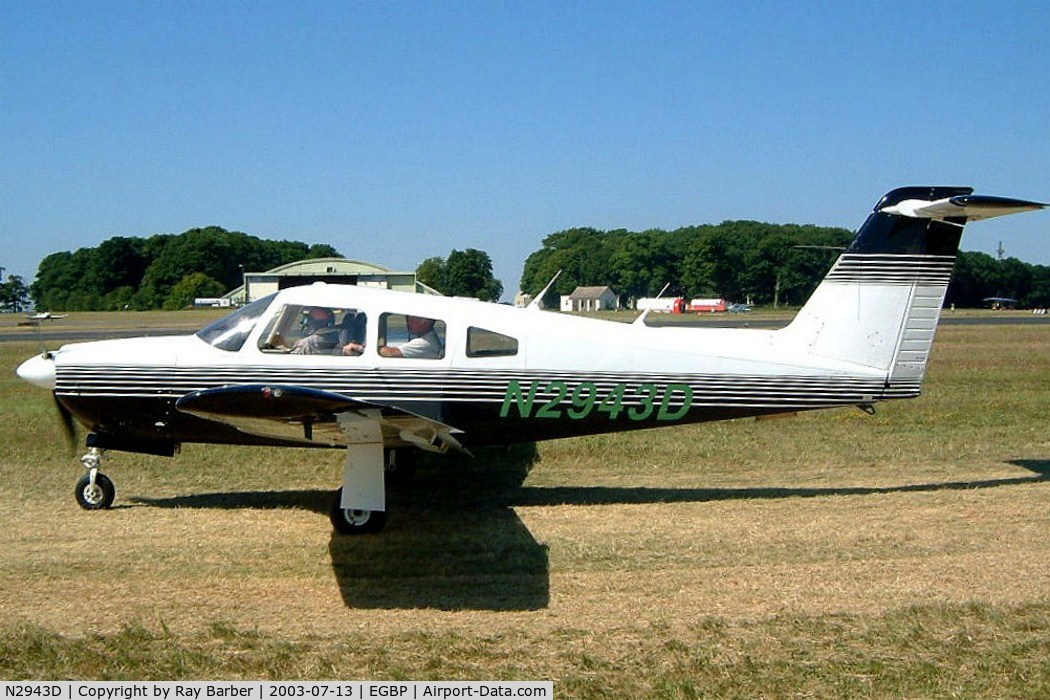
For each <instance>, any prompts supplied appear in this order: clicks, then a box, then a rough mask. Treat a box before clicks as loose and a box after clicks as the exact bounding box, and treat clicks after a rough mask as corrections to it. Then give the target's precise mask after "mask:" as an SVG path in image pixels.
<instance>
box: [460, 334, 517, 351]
mask: <svg viewBox="0 0 1050 700" xmlns="http://www.w3.org/2000/svg"><path fill="white" fill-rule="evenodd" d="M517 354H518V339H517V338H512V337H510V336H509V335H503V334H502V333H497V332H495V331H490V330H486V329H484V328H475V327H474V326H471V327H470V328H468V329H467V357H508V356H510V355H517Z"/></svg>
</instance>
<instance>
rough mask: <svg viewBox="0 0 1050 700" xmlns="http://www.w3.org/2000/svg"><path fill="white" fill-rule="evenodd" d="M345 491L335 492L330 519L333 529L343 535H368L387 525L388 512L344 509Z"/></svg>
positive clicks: (329, 514) (330, 509)
mask: <svg viewBox="0 0 1050 700" xmlns="http://www.w3.org/2000/svg"><path fill="white" fill-rule="evenodd" d="M342 500H343V489H342V488H340V489H339V490H338V491H336V492H335V498H333V499H332V505H331V507H330V508H329V509H328V517H329V519H330V520H331V521H332V527H334V528H335V530H336V532H338V533H340V534H343V535H366V534H369V533H373V532H379V531H380V530H382V529H383V526H384V525H386V512H385V511H381V510H355V509H353V508H343V507H342Z"/></svg>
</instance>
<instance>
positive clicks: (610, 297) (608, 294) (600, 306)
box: [561, 287, 620, 311]
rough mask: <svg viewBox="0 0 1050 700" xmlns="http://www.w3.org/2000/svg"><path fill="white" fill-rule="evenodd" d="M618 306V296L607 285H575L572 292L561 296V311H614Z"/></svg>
mask: <svg viewBox="0 0 1050 700" xmlns="http://www.w3.org/2000/svg"><path fill="white" fill-rule="evenodd" d="M619 308H620V297H618V296H616V294H615V293H614V292H613V290H611V289H609V288H608V287H577V288H576V289H575V290H573V293H572V294H569V295H568V296H562V298H561V310H562V311H615V310H616V309H619Z"/></svg>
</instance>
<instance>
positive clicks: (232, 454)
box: [0, 326, 1050, 697]
mask: <svg viewBox="0 0 1050 700" xmlns="http://www.w3.org/2000/svg"><path fill="white" fill-rule="evenodd" d="M1048 340H1050V328H1047V327H1043V326H1009V327H1005V328H1004V327H991V328H980V327H959V326H954V327H945V328H943V329H942V330H941V331H940V333H939V339H938V345H937V346H935V355H934V359H933V364H932V367H931V373H930V377H929V380H928V382H927V387H926V393H925V395H924V396H923V397H922V398H921V399H919V400H916V401H912V402H901V403H895V404H885V405H883V406H880V407H879V413H878V415H877V416H875V417H869V416H865V415H864V414H862V413H860V412H859V411H853V410H842V411H833V412H826V413H814V414H806V415H800V416H798V417H797V418H794V419H789V420H780V421H767V422H755V421H738V422H734V423H724V424H707V425H700V426H688V427H682V428H674V429H664V430H658V431H650V432H642V433H630V434H621V435H610V436H598V437H589V438H579V439H574V440H563V441H555V442H550V443H545V444H542V445H540V446H538V448H537V452H536V453H535V454H533V453H532V452H530V451H529V450H528V449H524V450H516V451H511V452H501V451H492V452H487V453H485V454H483V455H480V456H479V459H478V460H476V461H474V462H467V461H458V460H451V461H446V462H428V463H426V464H424V465H423V468H422V469H421V473H420V474H419V478H418V479H417V481H416V482H415V483H414V484H413V485H412V486H410V487H409V488H407V489H405V490H402V491H399V492H398V493H396V494H395V495H393V496H392V498H391V506H392V508H393V509H394V511H393V516H392V518H391V521H390V524H389V526H388V530H387V531H385V532H384V533H383V534H382V535H381V536H379V537H375V538H360V539H354V538H350V539H347V538H337V537H334V536H333V535H332V534H331V532H330V528H329V525H328V523H327V517H326V515H325V513H324V510H325V508H326V506H327V499H328V496H329V493H330V490H331V489H332V488H334V486H335V485H336V484H337V482H338V481H339V476H340V470H341V455H340V454H339V453H338V452H328V451H307V450H283V451H274V450H256V449H244V448H228V447H210V446H192V445H191V446H186V447H185V449H184V452H183V454H181V455H179V456H178V457H177V458H176V459H175V460H165V459H163V458H154V457H142V456H134V455H123V454H117V453H114V454H113V456H112V459H111V461H110V463H109V464H110V466H109V467H108V468H107V471H108V472H109V473H110V474H111V476H113V477H114V479H115V480H116V483H117V499H118V500H117V503H118V506H119V507H118V508H116V509H114V510H113V511H110V512H106V513H85V512H81V511H79V509H77V508H76V507H75V505H74V504H73V501H72V483H73V481H74V479H75V478H76V477H77V476H78V475H79V470H78V465H77V464H76V462H75V460H74V459H71V458H69V457H68V456H67V455H66V454H65V450H64V447H63V446H62V444H61V438H60V433H59V430H58V427H57V424H56V423H55V421H53V420H52V415H51V408H50V407H49V400H48V398H47V397H46V395H43V393H42V392H39V391H36V390H33V389H32V388H31V387H24V386H22V385H21V383H20V382H18V381H17V380H16V379H15V378H14V376H13V374H12V369H13V367H14V366H15V365H16V364H17V362H18V361H19V360H21V359H23V358H24V357H26V356H28V355H30V354H32V353H33V352H34V351H35V347H33V346H31V345H30V344H24V345H23V344H2V345H0V358H2V362H0V365H2V366H0V412H2V415H0V418H2V421H0V430H2V431H3V435H2V438H3V439H2V440H0V477H2V480H0V503H2V508H3V516H4V522H5V525H6V527H5V528H4V529H3V531H0V677H5V678H17V677H50V678H57V677H87V678H255V677H265V678H335V677H344V678H345V677H369V678H412V679H419V678H493V677H496V678H552V679H554V680H555V681H556V687H557V689H558V690H557V692H558V693H559V697H608V696H613V695H617V696H624V697H639V696H652V697H755V696H767V697H783V696H798V695H802V696H827V695H864V696H872V697H901V696H910V697H916V696H919V697H940V696H948V695H953V694H956V695H962V696H968V697H989V696H995V697H1042V696H1045V695H1046V693H1047V690H1048V685H1050V667H1048V663H1047V661H1046V659H1047V658H1048V655H1047V652H1048V651H1050V650H1048V649H1047V646H1048V641H1047V640H1048V639H1050V635H1048V634H1047V629H1048V627H1050V600H1048V596H1047V593H1046V591H1047V590H1050V540H1048V539H1047V538H1046V537H1045V532H1046V520H1047V515H1048V514H1050V483H1048V470H1050V437H1048V434H1047V431H1046V429H1045V416H1046V415H1048V413H1050V354H1048V353H1050V350H1048V348H1050V344H1048V343H1047V341H1048Z"/></svg>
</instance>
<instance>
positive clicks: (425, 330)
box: [379, 316, 444, 359]
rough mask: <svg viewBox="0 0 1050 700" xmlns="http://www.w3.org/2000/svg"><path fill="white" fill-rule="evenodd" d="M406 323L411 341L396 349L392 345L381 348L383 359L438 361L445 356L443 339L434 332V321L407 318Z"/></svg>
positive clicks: (412, 317) (413, 317)
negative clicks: (442, 345) (400, 358)
mask: <svg viewBox="0 0 1050 700" xmlns="http://www.w3.org/2000/svg"><path fill="white" fill-rule="evenodd" d="M405 323H406V325H407V326H408V334H409V336H410V337H411V340H409V341H408V342H407V343H404V344H402V345H399V346H398V347H396V348H395V347H393V346H390V345H387V346H384V347H381V348H379V354H380V355H382V356H383V357H411V358H426V359H437V358H439V357H441V356H442V355H443V354H444V352H443V348H442V347H441V339H440V338H438V334H437V332H436V331H435V330H434V319H432V318H422V317H420V316H406V317H405Z"/></svg>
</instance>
